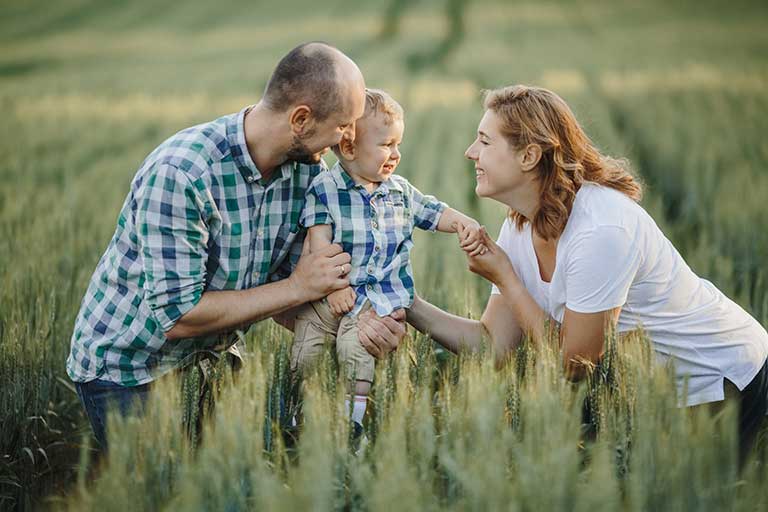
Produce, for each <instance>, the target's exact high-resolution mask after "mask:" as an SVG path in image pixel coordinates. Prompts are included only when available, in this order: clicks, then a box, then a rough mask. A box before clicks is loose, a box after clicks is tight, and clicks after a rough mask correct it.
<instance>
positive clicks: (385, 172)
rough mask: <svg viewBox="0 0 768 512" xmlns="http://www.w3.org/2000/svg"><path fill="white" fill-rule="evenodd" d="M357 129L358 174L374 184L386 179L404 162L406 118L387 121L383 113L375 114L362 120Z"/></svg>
mask: <svg viewBox="0 0 768 512" xmlns="http://www.w3.org/2000/svg"><path fill="white" fill-rule="evenodd" d="M356 130H357V136H356V138H355V147H356V150H355V153H356V154H355V171H356V172H355V174H357V175H358V177H360V178H362V179H364V180H366V181H368V182H371V183H381V182H382V181H386V179H387V178H389V177H390V176H392V174H394V172H395V169H396V168H397V164H399V163H400V143H401V142H402V141H403V131H404V130H405V124H404V123H403V121H402V120H394V121H392V122H391V123H390V124H387V123H385V122H384V119H383V116H381V115H373V116H369V117H366V118H364V119H360V120H359V121H358V122H357V127H356Z"/></svg>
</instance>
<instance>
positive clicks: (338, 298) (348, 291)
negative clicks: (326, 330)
mask: <svg viewBox="0 0 768 512" xmlns="http://www.w3.org/2000/svg"><path fill="white" fill-rule="evenodd" d="M327 298H328V305H329V306H330V307H331V311H332V312H333V314H334V315H337V316H341V315H345V314H347V313H349V312H350V311H352V308H354V307H355V299H356V297H355V291H354V290H353V289H352V287H351V286H347V287H346V288H342V289H341V290H336V291H335V292H333V293H331V294H330V295H328V297H327Z"/></svg>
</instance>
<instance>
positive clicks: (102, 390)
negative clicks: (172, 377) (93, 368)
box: [75, 379, 151, 451]
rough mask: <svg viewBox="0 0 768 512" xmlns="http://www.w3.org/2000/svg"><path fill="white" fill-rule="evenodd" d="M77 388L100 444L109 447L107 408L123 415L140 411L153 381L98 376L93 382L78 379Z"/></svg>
mask: <svg viewBox="0 0 768 512" xmlns="http://www.w3.org/2000/svg"><path fill="white" fill-rule="evenodd" d="M75 388H76V389H77V396H79V397H80V401H81V402H82V404H83V407H84V408H85V413H86V415H87V416H88V421H89V422H90V423H91V428H92V429H93V433H94V435H95V436H96V441H98V443H99V448H101V449H102V450H104V451H106V449H107V433H106V432H107V431H106V427H107V412H109V411H113V412H118V413H120V414H121V415H122V416H125V415H127V414H128V413H130V412H135V413H137V414H141V413H142V411H143V409H144V405H145V404H146V402H147V398H148V397H149V392H150V388H151V384H143V385H141V386H121V385H120V384H115V383H114V382H109V381H107V380H101V379H96V380H92V381H90V382H76V383H75Z"/></svg>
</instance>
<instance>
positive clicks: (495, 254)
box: [467, 226, 517, 287]
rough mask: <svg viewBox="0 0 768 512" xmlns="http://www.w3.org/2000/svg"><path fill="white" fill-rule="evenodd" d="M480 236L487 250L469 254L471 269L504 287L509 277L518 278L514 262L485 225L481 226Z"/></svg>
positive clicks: (482, 244) (468, 260)
mask: <svg viewBox="0 0 768 512" xmlns="http://www.w3.org/2000/svg"><path fill="white" fill-rule="evenodd" d="M479 236H480V240H479V244H478V245H479V246H483V247H485V249H486V250H485V251H483V252H478V251H475V252H473V253H472V254H467V262H468V263H469V270H470V271H472V272H474V273H475V274H477V275H479V276H481V277H483V278H485V279H487V280H488V281H490V282H491V283H493V284H495V285H496V286H498V287H502V285H503V284H504V283H506V282H507V281H508V280H509V279H517V274H515V270H514V269H513V268H512V262H510V261H509V257H508V256H507V253H505V252H504V251H503V250H502V248H501V247H499V246H498V245H497V244H496V241H495V240H493V239H492V238H491V237H490V236H488V232H487V231H486V230H485V226H483V227H481V228H480V230H479Z"/></svg>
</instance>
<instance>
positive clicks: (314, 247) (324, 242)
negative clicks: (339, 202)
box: [307, 224, 333, 253]
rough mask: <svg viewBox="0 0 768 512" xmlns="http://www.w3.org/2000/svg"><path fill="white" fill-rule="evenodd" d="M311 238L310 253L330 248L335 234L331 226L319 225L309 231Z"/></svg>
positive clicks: (308, 234)
mask: <svg viewBox="0 0 768 512" xmlns="http://www.w3.org/2000/svg"><path fill="white" fill-rule="evenodd" d="M307 236H308V237H309V252H310V253H312V252H317V251H319V250H320V249H322V248H323V247H328V246H329V245H331V242H332V241H333V232H332V231H331V225H330V224H317V225H315V226H311V227H310V228H309V229H308V230H307Z"/></svg>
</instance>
